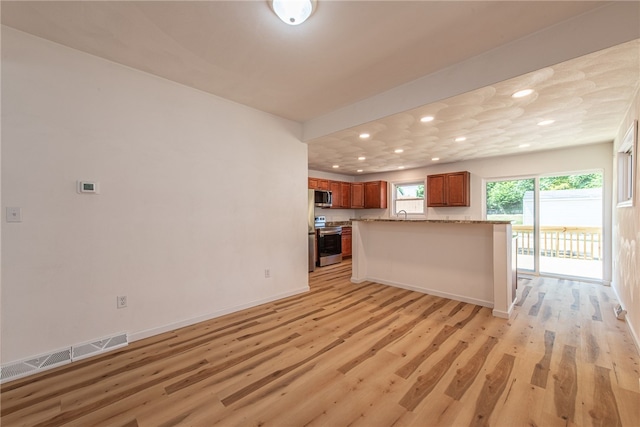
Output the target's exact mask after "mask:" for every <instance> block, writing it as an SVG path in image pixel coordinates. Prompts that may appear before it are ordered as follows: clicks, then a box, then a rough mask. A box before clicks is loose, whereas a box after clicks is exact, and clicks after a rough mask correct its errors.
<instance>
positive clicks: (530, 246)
mask: <svg viewBox="0 0 640 427" xmlns="http://www.w3.org/2000/svg"><path fill="white" fill-rule="evenodd" d="M602 212H603V201H602V173H599V172H598V173H589V174H566V175H557V176H545V177H538V178H528V179H512V180H496V181H491V182H487V185H486V216H487V219H488V220H492V219H493V220H509V221H511V222H512V224H513V225H512V229H513V232H514V234H515V235H517V238H518V241H517V263H518V270H521V271H528V272H534V273H542V274H550V275H554V276H573V277H584V278H591V279H602V274H603V264H602V254H603V244H602Z"/></svg>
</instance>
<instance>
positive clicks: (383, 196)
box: [364, 181, 387, 209]
mask: <svg viewBox="0 0 640 427" xmlns="http://www.w3.org/2000/svg"><path fill="white" fill-rule="evenodd" d="M364 207H365V209H386V208H387V181H371V182H365V183H364Z"/></svg>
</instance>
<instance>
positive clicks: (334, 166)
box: [332, 165, 340, 169]
mask: <svg viewBox="0 0 640 427" xmlns="http://www.w3.org/2000/svg"><path fill="white" fill-rule="evenodd" d="M339 167H340V166H339V165H333V166H332V168H334V169H338V168H339Z"/></svg>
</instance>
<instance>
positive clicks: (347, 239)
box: [342, 227, 352, 258]
mask: <svg viewBox="0 0 640 427" xmlns="http://www.w3.org/2000/svg"><path fill="white" fill-rule="evenodd" d="M351 231H352V230H351V227H342V257H343V258H344V257H348V256H351V246H352V232H351Z"/></svg>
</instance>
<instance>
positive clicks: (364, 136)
mask: <svg viewBox="0 0 640 427" xmlns="http://www.w3.org/2000/svg"><path fill="white" fill-rule="evenodd" d="M370 136H371V135H369V134H368V133H361V134H360V139H367V138H369V137H370Z"/></svg>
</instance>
